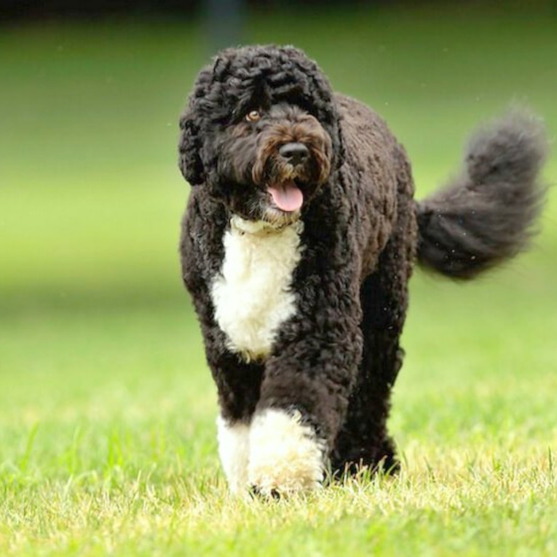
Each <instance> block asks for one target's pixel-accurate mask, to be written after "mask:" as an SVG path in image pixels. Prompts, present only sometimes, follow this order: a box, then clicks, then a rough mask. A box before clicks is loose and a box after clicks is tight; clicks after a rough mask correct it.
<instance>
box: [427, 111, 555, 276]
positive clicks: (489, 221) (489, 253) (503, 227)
mask: <svg viewBox="0 0 557 557" xmlns="http://www.w3.org/2000/svg"><path fill="white" fill-rule="evenodd" d="M546 153H547V140H546V136H545V131H544V126H543V124H542V122H541V121H540V120H539V119H538V118H536V117H534V116H533V115H532V114H530V113H528V112H527V111H524V110H518V109H513V110H511V111H510V112H509V113H507V114H506V115H505V116H504V117H503V118H501V119H500V120H496V121H495V122H493V123H492V124H491V125H488V126H485V127H483V128H482V129H480V130H479V131H478V132H476V134H475V135H474V136H473V137H472V139H471V140H470V142H469V145H468V149H467V153H466V156H465V159H464V160H465V164H464V170H463V171H462V172H461V174H460V176H459V177H458V178H457V179H455V180H453V181H452V182H451V183H450V184H449V185H447V186H446V187H445V188H443V189H441V190H439V191H438V192H435V193H434V194H433V195H431V196H430V197H427V198H426V199H424V200H423V201H421V202H420V203H418V206H417V211H418V214H417V216H418V227H419V243H418V261H419V263H420V264H422V265H423V266H425V267H427V268H431V269H433V270H435V271H437V272H440V273H442V274H444V275H447V276H449V277H452V278H455V279H469V278H473V277H474V276H476V275H477V274H478V273H481V272H482V271H485V270H487V269H490V268H491V267H493V266H494V265H497V264H498V263H501V262H503V261H506V260H508V259H510V258H512V257H514V256H515V255H516V254H517V253H519V252H521V251H523V250H525V249H526V248H527V247H528V245H529V243H530V240H531V238H532V236H533V234H534V233H535V226H534V225H535V223H536V219H537V217H538V216H539V214H540V212H541V209H542V207H543V204H544V201H545V197H546V191H547V188H546V187H545V186H543V185H542V184H540V182H539V181H538V173H539V170H540V169H541V167H542V165H543V162H544V160H545V156H546Z"/></svg>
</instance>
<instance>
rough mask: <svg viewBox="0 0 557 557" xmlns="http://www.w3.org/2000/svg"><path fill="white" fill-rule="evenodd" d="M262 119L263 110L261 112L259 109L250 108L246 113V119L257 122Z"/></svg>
mask: <svg viewBox="0 0 557 557" xmlns="http://www.w3.org/2000/svg"><path fill="white" fill-rule="evenodd" d="M260 119H261V112H259V110H250V111H249V112H248V113H247V114H246V120H247V121H248V122H257V121H258V120H260Z"/></svg>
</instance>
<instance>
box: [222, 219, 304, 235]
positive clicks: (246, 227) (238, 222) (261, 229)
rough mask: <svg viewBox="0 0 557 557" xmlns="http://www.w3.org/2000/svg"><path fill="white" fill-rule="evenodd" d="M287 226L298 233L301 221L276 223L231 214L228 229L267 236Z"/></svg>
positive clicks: (278, 232) (300, 229)
mask: <svg viewBox="0 0 557 557" xmlns="http://www.w3.org/2000/svg"><path fill="white" fill-rule="evenodd" d="M289 227H292V228H293V229H294V230H295V231H296V232H298V233H300V232H301V231H302V228H303V222H302V221H301V220H297V221H294V222H292V223H285V224H281V225H276V224H272V223H270V222H266V221H263V220H256V221H253V220H246V219H243V218H242V217H240V216H238V215H233V216H232V218H231V219H230V229H231V230H232V231H234V232H238V233H240V234H253V235H256V236H268V235H270V234H280V233H281V232H283V231H284V230H285V229H287V228H289Z"/></svg>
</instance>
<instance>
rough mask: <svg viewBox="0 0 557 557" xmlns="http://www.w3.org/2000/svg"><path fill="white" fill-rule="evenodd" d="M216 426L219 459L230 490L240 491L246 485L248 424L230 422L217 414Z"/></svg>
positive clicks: (243, 489)
mask: <svg viewBox="0 0 557 557" xmlns="http://www.w3.org/2000/svg"><path fill="white" fill-rule="evenodd" d="M217 428H218V433H217V439H218V443H219V455H220V460H221V463H222V468H223V470H224V474H225V475H226V479H227V480H228V485H229V486H230V491H231V492H232V493H241V492H242V491H245V490H246V489H247V487H248V459H249V430H250V426H249V425H248V424H244V423H241V422H236V423H233V424H232V423H230V422H228V421H226V420H225V419H224V418H222V417H221V416H219V417H218V418H217Z"/></svg>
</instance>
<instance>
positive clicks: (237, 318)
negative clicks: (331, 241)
mask: <svg viewBox="0 0 557 557" xmlns="http://www.w3.org/2000/svg"><path fill="white" fill-rule="evenodd" d="M302 229H303V223H302V222H301V221H298V222H296V223H294V224H292V225H290V226H287V227H285V228H283V229H281V230H275V229H272V228H270V227H269V225H267V224H266V223H262V222H249V221H245V220H243V219H241V218H239V217H233V218H232V221H231V227H230V230H229V231H228V232H226V234H225V235H224V239H223V243H224V252H225V256H224V262H223V264H222V269H221V271H220V273H219V274H218V275H217V276H216V277H215V278H214V280H213V285H212V290H211V297H212V300H213V304H214V306H215V318H216V321H217V323H218V325H219V327H220V328H221V329H222V331H224V333H225V334H226V336H227V337H228V342H229V349H230V350H232V351H233V352H237V353H240V354H242V356H243V357H244V358H245V359H246V360H248V361H249V360H253V359H260V358H264V357H266V356H268V355H269V353H270V352H271V348H272V345H273V341H274V338H275V335H276V333H277V331H278V329H279V327H280V325H281V324H282V323H283V322H284V321H286V320H287V319H288V318H290V317H291V316H292V315H294V313H295V312H296V307H295V296H294V294H293V293H292V292H291V290H290V286H291V283H292V274H293V272H294V269H295V268H296V265H297V264H298V262H299V261H300V257H301V245H300V233H301V232H302Z"/></svg>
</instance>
